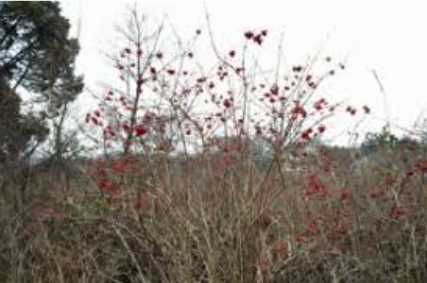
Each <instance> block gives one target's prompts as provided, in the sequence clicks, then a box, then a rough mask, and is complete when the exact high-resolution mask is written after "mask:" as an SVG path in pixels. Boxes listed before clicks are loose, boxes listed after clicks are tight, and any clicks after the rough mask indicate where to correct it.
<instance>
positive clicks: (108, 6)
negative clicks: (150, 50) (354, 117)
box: [62, 1, 427, 130]
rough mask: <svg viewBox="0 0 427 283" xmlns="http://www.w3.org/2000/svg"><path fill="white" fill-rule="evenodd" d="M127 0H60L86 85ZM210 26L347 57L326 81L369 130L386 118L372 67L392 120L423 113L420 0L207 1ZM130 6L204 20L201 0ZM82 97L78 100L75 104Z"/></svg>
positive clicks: (94, 82) (108, 76) (183, 20)
mask: <svg viewBox="0 0 427 283" xmlns="http://www.w3.org/2000/svg"><path fill="white" fill-rule="evenodd" d="M132 4H133V2H125V1H116V2H106V1H81V2H63V3H62V6H63V9H64V11H63V13H64V15H65V16H66V17H68V18H69V19H70V20H71V23H72V26H73V29H72V34H71V35H72V36H76V35H77V33H78V31H77V30H78V26H79V24H78V23H80V33H79V39H80V44H81V47H82V50H81V52H80V55H79V58H78V68H79V69H78V71H79V72H80V73H83V74H84V75H85V80H86V85H87V87H88V88H89V89H91V90H93V91H99V92H102V88H100V83H101V82H109V81H111V80H112V74H113V73H114V72H113V71H112V68H111V66H109V64H108V62H107V61H106V59H105V57H104V56H103V55H102V52H107V53H108V52H110V51H112V48H111V43H112V42H113V43H114V35H115V34H116V31H115V28H114V26H115V25H116V24H120V22H121V21H122V20H123V19H124V17H125V14H126V8H127V6H129V5H132ZM206 4H207V7H208V9H209V12H210V14H211V20H212V27H213V31H214V33H215V36H216V39H217V40H218V43H219V46H221V44H224V45H227V44H228V43H229V42H234V41H235V39H236V38H239V36H241V33H242V32H243V31H245V30H248V29H258V28H259V29H261V28H266V29H268V30H269V31H271V33H270V34H271V37H270V35H269V39H268V40H269V42H271V44H276V45H277V43H278V39H279V36H280V33H281V32H283V34H284V44H283V49H284V53H285V56H286V57H285V60H287V61H288V62H296V63H297V62H301V60H303V58H307V56H310V55H313V54H314V53H315V52H317V51H319V49H321V50H322V52H323V53H324V54H330V55H331V56H332V57H334V58H335V57H336V58H347V62H348V63H347V66H348V68H347V69H346V72H345V74H343V75H341V76H338V77H337V78H335V79H334V82H333V83H331V92H334V93H336V96H337V98H338V99H342V98H346V99H348V100H349V101H354V102H355V103H356V104H358V105H361V104H367V105H370V106H371V107H372V109H373V115H372V118H371V119H370V120H368V121H365V123H364V126H363V127H364V129H365V130H366V129H372V130H376V129H379V127H381V125H383V122H380V121H381V119H385V118H386V110H385V106H384V105H385V104H386V103H385V100H384V99H385V98H384V96H383V95H382V94H381V92H380V89H379V86H378V84H377V82H376V80H375V78H374V76H373V74H372V70H375V71H376V72H377V74H378V76H379V78H380V80H381V83H382V84H383V86H384V89H385V92H386V96H387V104H388V113H389V116H390V119H391V121H392V122H393V123H395V124H396V125H400V126H403V127H408V128H410V127H411V126H412V125H413V124H414V122H415V121H416V119H417V118H418V116H419V115H422V114H423V113H425V114H427V73H426V71H425V68H426V66H427V38H426V30H425V29H426V27H427V5H426V4H424V3H423V2H409V1H401V2H386V1H379V2H374V1H366V2H350V1H336V2H324V1H313V2H306V1H295V2H288V1H277V2H275V1H236V2H233V1H207V2H206ZM138 8H139V10H140V11H141V12H143V13H145V14H147V15H148V16H149V17H151V18H152V19H154V20H157V21H160V19H162V18H163V16H164V15H167V16H168V19H169V20H170V21H171V22H173V24H174V26H175V27H176V29H177V31H178V32H179V33H180V35H182V36H183V37H185V36H186V35H188V34H189V33H193V32H194V30H195V29H196V28H198V27H202V28H204V27H206V20H205V14H204V5H203V2H201V1H198V2H191V1H190V2H188V1H187V2H185V1H170V2H166V1H165V2H163V1H152V2H150V1H138ZM82 105H86V103H82V104H80V106H78V108H79V109H80V110H82V109H83V108H84V107H83V106H82Z"/></svg>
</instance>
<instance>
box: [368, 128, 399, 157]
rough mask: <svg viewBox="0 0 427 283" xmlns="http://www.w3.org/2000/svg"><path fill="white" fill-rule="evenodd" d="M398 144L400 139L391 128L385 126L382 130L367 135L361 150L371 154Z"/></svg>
mask: <svg viewBox="0 0 427 283" xmlns="http://www.w3.org/2000/svg"><path fill="white" fill-rule="evenodd" d="M398 144H399V139H398V138H397V137H396V135H394V134H393V133H392V132H391V131H390V128H389V127H383V128H382V130H381V132H378V133H368V134H367V135H366V137H365V141H364V142H363V143H362V145H361V150H362V153H363V154H364V155H369V154H373V153H376V152H379V151H382V150H391V149H394V148H396V147H397V146H398Z"/></svg>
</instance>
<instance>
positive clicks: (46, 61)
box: [0, 2, 83, 159]
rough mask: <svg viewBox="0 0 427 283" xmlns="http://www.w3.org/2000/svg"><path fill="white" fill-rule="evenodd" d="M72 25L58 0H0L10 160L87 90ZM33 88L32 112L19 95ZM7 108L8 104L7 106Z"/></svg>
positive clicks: (0, 89) (4, 131) (1, 94)
mask: <svg viewBox="0 0 427 283" xmlns="http://www.w3.org/2000/svg"><path fill="white" fill-rule="evenodd" d="M69 29H70V24H69V22H68V20H67V19H66V18H64V17H63V16H62V15H61V9H60V7H59V3H58V2H0V78H1V82H0V100H1V101H2V102H3V101H8V102H9V103H10V105H12V107H9V106H6V105H5V104H2V106H1V107H2V115H1V118H0V122H1V124H2V126H1V128H0V130H1V132H0V135H1V136H2V138H1V139H0V148H1V150H0V152H1V153H0V154H1V155H2V156H8V157H9V158H10V159H13V158H16V157H17V156H18V155H19V154H18V153H19V152H23V151H25V150H27V149H28V144H29V143H30V142H31V141H32V140H33V141H42V140H44V138H45V137H46V135H47V134H48V132H49V131H48V129H47V127H46V124H47V119H53V118H55V117H58V116H59V115H60V114H61V108H62V107H64V105H66V104H67V103H69V102H71V101H73V100H74V99H75V98H76V96H77V95H78V94H79V93H80V92H81V91H82V89H83V78H82V77H76V76H75V75H74V68H75V66H74V63H75V58H76V56H77V54H78V52H79V45H78V41H77V40H76V39H70V38H68V34H69ZM24 92H25V93H28V94H29V95H30V101H28V102H29V103H31V105H32V106H36V105H38V107H36V108H37V109H40V111H38V112H37V111H32V113H31V117H30V115H28V114H25V113H23V111H22V110H21V107H20V104H21V99H20V94H21V93H24ZM3 108H4V109H3Z"/></svg>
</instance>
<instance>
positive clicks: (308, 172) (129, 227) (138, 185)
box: [0, 154, 427, 282]
mask: <svg viewBox="0 0 427 283" xmlns="http://www.w3.org/2000/svg"><path fill="white" fill-rule="evenodd" d="M242 156H243V158H242ZM244 156H245V155H240V154H237V155H236V156H235V160H234V161H233V163H231V164H230V163H227V165H224V164H223V158H222V156H221V155H212V156H204V157H203V156H199V157H192V158H188V159H187V160H182V161H176V160H172V161H171V160H170V159H167V158H164V157H163V158H159V159H158V160H156V161H155V162H153V163H152V164H151V166H148V165H147V164H146V162H145V160H146V159H145V158H144V157H141V158H133V159H132V160H131V161H129V162H128V163H127V165H126V168H125V169H123V170H122V171H121V172H117V171H114V169H111V168H114V166H115V165H114V164H112V163H107V162H106V163H104V164H103V165H102V166H103V168H107V169H106V170H107V174H109V176H112V177H111V178H115V179H114V181H115V182H116V184H118V187H119V189H118V190H117V191H113V192H112V191H108V190H106V191H105V192H104V193H103V194H101V193H100V191H99V190H98V188H97V181H98V180H97V179H93V177H92V176H91V175H87V174H82V173H80V174H77V173H76V175H75V176H74V178H73V182H72V189H71V190H69V192H68V194H67V196H65V197H58V195H59V194H58V193H56V194H54V197H52V194H51V196H50V197H47V194H44V193H41V192H42V191H43V190H45V191H49V190H51V189H52V187H51V186H52V183H53V180H52V179H49V174H45V175H44V176H42V177H35V179H33V181H32V182H33V184H37V187H31V184H30V188H28V189H31V190H32V191H37V192H38V193H37V194H33V199H32V200H31V201H28V202H27V204H26V206H25V209H24V210H23V211H22V212H20V213H19V214H17V213H13V210H12V209H8V208H7V206H6V205H4V206H2V209H3V211H2V214H1V224H2V227H3V229H2V234H1V244H0V249H1V256H0V266H1V269H0V278H1V282H424V279H425V278H427V268H426V266H427V265H426V264H427V249H426V238H425V235H426V234H427V231H426V227H427V226H426V225H425V223H426V220H427V219H426V216H427V214H426V209H425V207H427V206H426V204H427V203H426V189H427V187H426V185H425V184H424V180H423V179H422V177H421V176H419V174H418V173H417V172H415V174H414V175H412V176H409V177H408V176H407V174H405V169H404V168H403V167H402V168H400V170H398V171H392V170H391V169H389V170H388V171H387V168H385V167H382V168H381V170H382V171H381V170H379V169H378V172H371V174H370V175H356V173H352V171H351V170H349V169H348V167H347V166H346V165H348V164H342V162H344V161H340V163H336V162H335V163H334V161H330V162H329V165H330V164H331V162H332V164H333V166H332V167H331V168H329V167H328V168H325V163H324V162H322V160H324V158H325V157H324V156H318V157H317V161H318V162H317V163H316V162H312V161H313V160H312V161H311V162H309V163H308V162H306V163H303V165H302V166H303V168H304V170H301V171H299V172H294V173H292V172H283V171H280V170H279V168H280V167H281V166H278V164H279V163H277V162H275V163H272V166H271V167H270V166H267V167H264V166H261V167H260V166H259V164H256V163H255V162H254V161H252V160H251V159H249V158H244ZM347 162H350V160H349V161H347ZM113 163H116V162H113ZM129 164H130V165H129ZM280 164H281V163H280ZM282 165H283V164H282ZM329 165H328V166H329ZM401 166H404V165H403V164H402V165H401ZM98 167H99V165H98ZM85 169H87V168H86V167H85ZM98 169H99V168H98ZM325 169H328V170H326V171H325ZM94 170H97V169H95V168H94ZM85 171H86V172H87V171H88V170H85ZM39 176H41V175H39ZM387 176H388V177H387ZM391 176H393V177H391ZM111 178H110V179H111ZM60 185H61V184H57V186H60ZM375 190H378V192H381V193H378V195H375V192H377V191H375ZM373 192H374V194H372V193H373Z"/></svg>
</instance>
